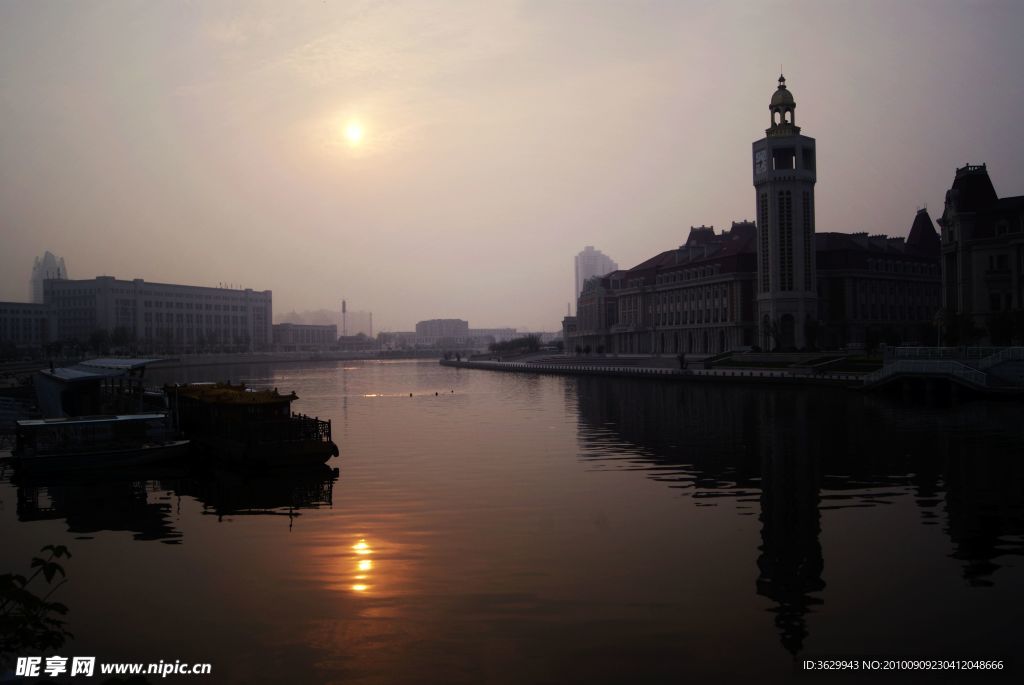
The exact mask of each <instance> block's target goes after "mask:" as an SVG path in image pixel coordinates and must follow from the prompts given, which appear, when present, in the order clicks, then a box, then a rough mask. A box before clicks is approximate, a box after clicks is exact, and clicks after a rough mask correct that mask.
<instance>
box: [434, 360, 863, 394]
mask: <svg viewBox="0 0 1024 685" xmlns="http://www.w3.org/2000/svg"><path fill="white" fill-rule="evenodd" d="M440 363H441V365H442V366H451V367H455V368H460V369H480V370H484V371H506V372H515V373H547V374H557V375H563V376H611V377H616V378H652V379H660V380H667V381H681V382H716V383H743V384H751V383H757V384H762V383H770V384H778V385H832V386H841V387H848V388H859V387H861V385H862V384H863V374H853V373H814V372H810V371H802V370H796V369H671V368H659V367H645V366H616V365H614V364H593V363H590V364H574V363H572V362H566V363H564V364H561V363H548V362H545V363H537V362H515V361H512V362H505V361H500V362H499V361H483V360H480V361H457V360H452V359H442V360H441V361H440Z"/></svg>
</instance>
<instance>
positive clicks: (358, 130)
mask: <svg viewBox="0 0 1024 685" xmlns="http://www.w3.org/2000/svg"><path fill="white" fill-rule="evenodd" d="M365 134H366V131H364V130H363V125H362V124H360V123H359V122H358V121H350V122H348V123H347V124H345V140H347V141H348V144H349V145H352V146H355V145H359V144H360V143H361V142H363V136H364V135H365Z"/></svg>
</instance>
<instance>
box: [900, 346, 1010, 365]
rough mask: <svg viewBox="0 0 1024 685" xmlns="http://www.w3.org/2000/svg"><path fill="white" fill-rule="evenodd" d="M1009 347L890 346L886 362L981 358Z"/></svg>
mask: <svg viewBox="0 0 1024 685" xmlns="http://www.w3.org/2000/svg"><path fill="white" fill-rule="evenodd" d="M1004 349H1007V348H1005V347H888V348H886V350H885V362H886V363H887V364H888V363H889V362H891V361H895V360H898V359H957V360H961V361H970V360H979V359H985V358H986V357H990V356H992V355H993V354H997V353H998V352H1000V351H1002V350H1004Z"/></svg>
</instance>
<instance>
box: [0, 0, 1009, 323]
mask: <svg viewBox="0 0 1024 685" xmlns="http://www.w3.org/2000/svg"><path fill="white" fill-rule="evenodd" d="M1022 25H1024V5H1022V4H1021V3H1016V2H897V3H888V2H856V3H854V2H764V3H753V2H749V3H748V2H738V3H719V2H629V3H618V2H587V3H575V2H574V3H569V2H540V1H535V2H527V1H513V0H509V1H504V2H499V1H493V2H486V3H472V2H443V3H442V2H431V3H424V2H418V3H417V2H408V3H405V2H396V3H386V4H384V3H372V2H330V1H327V2H320V1H318V2H313V3H298V2H294V3H274V2H267V3H257V2H245V3H232V2H217V3H206V2H180V3H141V2H140V3H136V2H81V3H60V2H6V3H3V4H0V150H3V154H2V156H0V212H2V213H0V227H2V231H3V243H4V251H3V258H2V262H0V266H2V269H0V300H12V301H27V300H28V289H29V286H28V280H29V275H30V272H31V266H32V261H33V259H34V258H35V257H38V256H41V255H42V254H43V253H44V252H45V251H46V250H50V251H52V252H54V253H55V254H56V255H57V256H59V257H63V258H64V259H66V260H67V262H68V267H69V271H70V273H71V276H72V277H73V278H92V277H94V276H98V275H104V274H105V275H110V276H116V277H118V278H122V279H132V278H143V279H145V280H147V281H156V282H172V283H185V284H191V285H207V286H216V285H217V284H218V283H233V284H236V285H238V286H241V287H251V288H253V289H257V290H265V289H267V290H272V291H273V293H274V310H275V313H277V314H283V313H286V312H291V311H299V312H301V311H307V310H317V309H321V308H326V309H337V308H338V307H339V306H340V303H341V300H342V298H345V299H346V300H347V301H348V306H349V308H351V309H359V310H366V311H372V312H373V315H374V329H375V330H380V331H383V330H410V329H411V328H412V327H413V325H414V324H415V322H416V321H418V320H421V319H430V318H462V319H467V320H468V321H469V322H470V325H471V326H473V327H479V328H483V327H495V326H512V327H517V328H520V329H527V328H528V329H531V330H556V329H558V328H559V327H560V320H561V317H562V316H564V314H565V311H566V303H567V302H569V300H570V299H571V297H572V289H573V285H572V284H573V256H574V255H575V254H576V253H578V252H579V251H580V250H582V249H583V247H584V246H586V245H593V246H595V247H596V248H597V249H599V250H601V251H602V252H604V253H605V254H607V255H608V256H609V257H611V258H612V259H614V260H615V261H616V262H618V264H619V265H620V267H622V268H628V267H631V266H634V265H636V264H638V263H640V262H642V261H644V260H645V259H647V258H648V257H650V256H652V255H654V254H656V253H658V252H661V251H663V250H666V249H671V248H673V247H675V246H678V245H679V244H681V243H682V242H683V241H684V240H685V239H686V235H687V233H688V231H689V227H690V226H691V225H701V224H708V225H712V224H713V225H714V226H715V229H716V231H720V230H722V229H724V228H728V226H729V225H730V223H731V222H732V221H736V220H742V219H753V218H754V210H753V207H754V192H753V187H752V185H751V164H750V145H751V143H752V142H753V141H754V140H756V139H758V138H761V137H762V136H763V135H764V129H765V128H766V127H767V125H768V123H769V116H768V101H769V99H770V97H771V94H772V92H773V90H774V88H775V86H776V79H777V78H778V75H779V69H780V63H781V68H782V70H783V71H784V72H785V75H786V78H787V84H788V85H789V87H790V89H791V90H792V92H793V95H794V97H795V99H796V103H797V108H796V122H797V124H798V125H800V126H801V127H803V133H804V134H805V135H808V136H811V137H813V138H815V139H816V140H817V150H818V184H817V188H816V209H817V230H818V231H841V232H856V231H868V232H870V233H887V234H890V235H895V236H906V234H907V232H908V231H909V229H910V225H911V223H912V221H913V218H914V214H915V211H916V210H917V209H918V208H920V207H922V206H925V205H927V207H928V209H929V211H930V213H931V215H932V218H933V219H934V218H938V216H939V215H940V214H941V211H942V203H943V198H944V194H945V191H946V190H947V189H948V188H949V186H950V184H951V183H952V180H953V174H954V170H955V168H956V167H958V166H962V165H964V164H965V163H972V164H978V163H986V164H988V167H989V172H990V174H991V177H992V181H993V183H994V185H995V187H996V191H997V192H998V193H999V194H1000V196H1013V195H1021V194H1024V164H1022V163H1021V161H1020V160H1021V159H1022V157H1024V155H1022V153H1024V141H1022V138H1021V136H1020V135H1019V133H1018V131H1017V128H1016V125H1017V124H1018V122H1019V121H1020V120H1021V114H1022V113H1024V100H1022V95H1021V89H1020V88H1019V86H1018V83H1019V74H1020V67H1021V65H1022V64H1024V46H1022V45H1021V42H1020V40H1019V37H1018V35H1017V34H1018V33H1019V27H1020V26H1022Z"/></svg>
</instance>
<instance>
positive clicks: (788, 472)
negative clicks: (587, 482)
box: [566, 378, 1024, 655]
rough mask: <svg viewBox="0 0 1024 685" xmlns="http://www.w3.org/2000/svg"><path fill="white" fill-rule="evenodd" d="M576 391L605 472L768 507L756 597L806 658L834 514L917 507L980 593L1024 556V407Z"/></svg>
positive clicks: (846, 397) (749, 390)
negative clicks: (827, 514) (828, 521)
mask: <svg viewBox="0 0 1024 685" xmlns="http://www.w3.org/2000/svg"><path fill="white" fill-rule="evenodd" d="M566 388H567V393H568V394H569V395H570V396H572V395H574V396H575V397H574V399H575V401H576V403H577V406H578V409H579V421H580V424H579V431H578V434H579V444H580V449H581V458H583V459H585V460H588V461H590V462H591V463H592V464H593V465H594V466H595V468H610V467H622V466H623V464H622V463H621V462H625V463H626V464H625V465H626V466H628V467H629V468H634V469H635V468H642V469H645V470H649V471H650V474H651V476H650V477H651V478H653V479H656V480H659V481H664V482H665V483H666V484H668V485H669V486H670V487H676V488H683V489H684V490H685V492H686V493H687V494H689V495H690V496H692V497H694V498H695V499H697V500H698V501H699V502H700V503H703V504H713V503H714V500H715V498H722V497H726V498H730V499H731V500H733V501H734V502H735V504H736V508H737V510H738V511H739V512H740V513H741V514H745V513H748V512H746V511H745V508H746V507H748V506H749V505H751V504H756V505H757V506H758V507H759V509H760V512H759V514H760V523H761V545H760V548H759V550H758V552H759V554H758V556H757V567H758V576H757V581H756V592H757V594H758V595H760V596H763V597H765V598H767V599H770V600H771V601H772V603H773V606H772V608H771V611H773V612H774V614H775V619H774V622H775V626H776V628H777V630H778V633H779V639H780V641H781V643H782V645H783V647H784V648H785V649H786V650H787V651H788V652H790V653H791V654H793V655H796V654H798V653H800V652H801V651H802V649H803V647H804V643H805V640H806V639H807V637H808V635H809V626H808V614H810V613H811V612H812V611H813V608H814V607H815V606H817V605H820V604H822V603H823V602H826V601H827V591H826V581H825V578H826V577H827V573H826V565H825V559H824V558H823V553H822V545H821V540H820V534H821V526H822V524H821V511H822V510H835V509H850V510H851V512H850V513H851V515H855V511H856V510H857V509H859V508H863V507H873V506H878V505H880V504H884V503H887V502H891V501H892V499H893V498H894V497H906V496H910V497H912V498H913V501H914V502H915V504H916V505H917V507H918V510H919V511H920V514H921V516H920V520H921V523H922V524H923V525H936V524H939V525H942V526H943V527H944V531H945V533H946V534H947V535H948V537H949V539H950V541H951V543H952V551H951V553H950V556H951V557H953V558H955V559H957V560H959V561H960V562H962V566H961V569H962V577H963V579H964V580H965V581H966V582H967V583H968V584H970V585H975V586H980V585H986V584H991V583H994V582H995V579H996V574H997V571H998V570H999V569H1000V567H1001V565H1002V562H1000V559H1001V558H1004V557H1006V556H1011V555H1012V556H1021V555H1022V554H1024V465H1022V462H1021V460H1020V459H1019V458H1017V457H1018V455H1019V454H1021V451H1022V448H1024V439H1022V436H1021V433H1020V430H1019V427H1018V422H1019V418H1018V417H1017V416H1016V415H1017V414H1018V413H1019V405H1016V404H1011V403H986V402H975V403H968V404H961V405H956V406H948V407H923V406H911V405H901V404H896V403H893V402H891V401H889V400H887V399H884V398H877V397H873V396H869V395H862V394H859V393H853V392H847V391H843V390H837V389H827V388H784V387H764V386H743V385H717V384H697V383H695V384H672V383H663V382H651V381H642V380H625V379H616V380H612V379H597V378H578V379H575V380H574V381H573V382H572V383H567V384H566ZM610 446H614V447H615V449H612V450H609V447H610ZM609 453H613V454H617V455H619V456H617V457H609V456H608V455H609ZM615 461H618V462H620V463H618V464H615V463H611V464H610V463H609V462H615ZM758 492H759V496H758ZM749 513H752V512H749ZM847 544H857V542H856V541H852V540H851V541H848V543H847ZM864 553H865V554H870V553H871V552H870V551H869V549H868V548H865V552H864ZM887 563H892V564H896V563H898V561H896V560H888V562H887Z"/></svg>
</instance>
